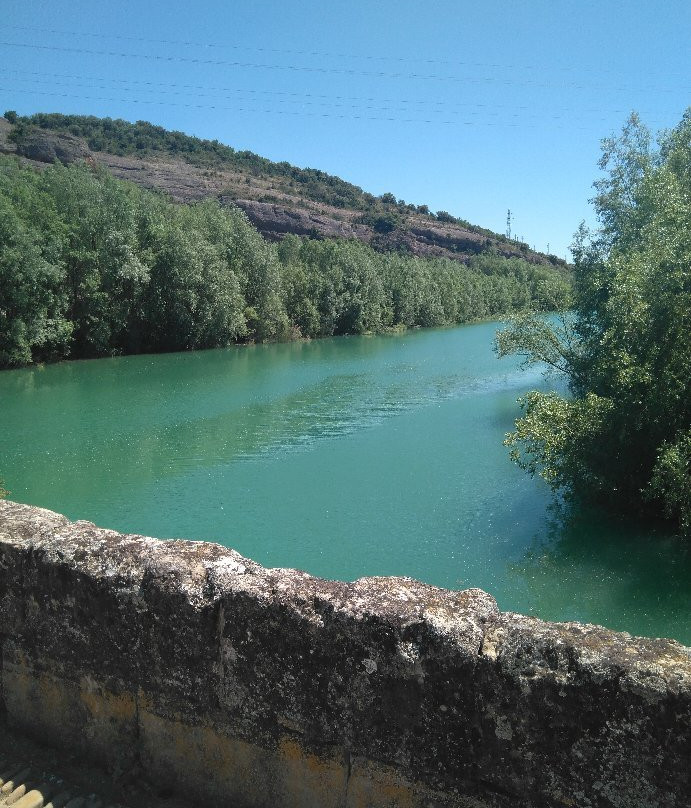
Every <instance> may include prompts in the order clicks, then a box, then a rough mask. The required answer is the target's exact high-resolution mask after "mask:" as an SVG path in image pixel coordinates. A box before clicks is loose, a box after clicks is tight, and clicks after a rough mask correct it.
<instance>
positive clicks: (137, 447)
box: [0, 323, 691, 644]
mask: <svg viewBox="0 0 691 808" xmlns="http://www.w3.org/2000/svg"><path fill="white" fill-rule="evenodd" d="M496 327H497V324H496V323H495V324H492V323H486V324H480V325H472V326H465V327H461V328H454V329H440V330H426V331H415V332H410V333H407V334H404V335H401V336H380V337H340V338H335V339H327V340H318V341H314V342H309V343H291V344H282V345H257V346H243V347H237V348H230V349H227V350H218V351H202V352H198V353H185V354H165V355H159V356H134V357H124V358H117V359H100V360H94V361H82V362H64V363H61V364H57V365H52V366H47V367H40V368H33V369H24V370H16V371H4V372H2V373H0V474H1V475H2V477H3V478H4V480H5V486H6V487H7V488H9V489H10V490H11V492H12V493H11V497H12V499H15V500H18V501H20V502H29V503H32V504H35V505H41V506H43V507H47V508H51V509H54V510H57V511H60V512H62V513H65V514H66V515H68V516H69V517H71V518H81V519H89V520H92V521H94V522H96V523H97V524H99V525H101V526H104V527H111V528H115V529H117V530H121V531H128V532H137V533H144V534H148V535H153V536H159V537H164V538H170V537H185V538H192V539H209V540H212V541H218V542H220V543H222V544H225V545H228V546H231V547H234V548H236V549H237V550H238V551H239V552H241V553H242V554H243V555H246V556H249V557H251V558H254V559H255V560H257V561H259V562H261V563H262V564H264V565H268V566H290V567H298V568H300V569H304V570H307V571H309V572H311V573H314V574H316V575H320V576H324V577H331V578H339V579H343V580H350V579H354V578H357V577H360V576H363V575H409V576H412V577H415V578H419V579H422V580H424V581H428V582H430V583H433V584H437V585H439V586H443V587H450V588H464V587H469V586H477V587H481V588H483V589H486V590H487V591H489V592H491V593H492V594H493V595H494V596H495V597H496V598H497V601H498V602H499V606H500V608H502V609H510V610H515V611H520V612H523V613H526V614H535V615H538V616H540V617H543V618H546V619H553V620H580V621H588V622H595V623H600V624H602V625H606V626H609V627H611V628H616V629H622V630H626V631H630V632H632V633H635V634H643V635H648V636H667V637H674V638H676V639H679V640H681V641H682V642H686V643H687V644H691V623H690V621H689V615H690V614H691V588H690V587H689V581H690V580H691V559H690V557H689V553H688V551H685V549H684V547H683V545H681V544H680V543H678V542H677V541H675V540H674V539H673V538H671V537H669V536H666V535H665V534H663V533H655V532H653V531H652V530H651V529H650V528H644V527H641V526H636V525H631V524H624V523H620V522H617V521H615V520H613V519H610V518H607V517H606V516H605V515H603V514H599V513H576V514H574V513H568V512H565V511H564V510H563V509H562V508H558V507H555V506H554V505H553V504H552V498H551V495H550V493H549V491H548V490H547V488H546V486H545V485H544V484H543V483H542V482H541V481H540V480H532V479H530V478H529V477H528V476H527V475H525V474H524V473H523V472H521V471H520V470H519V469H517V468H515V467H514V466H513V464H511V463H510V461H509V460H508V456H507V450H506V449H505V448H504V447H503V446H502V438H503V435H504V433H505V432H506V431H508V430H509V429H510V428H511V426H512V423H513V419H514V418H515V417H516V415H517V413H518V408H517V405H516V398H517V396H518V395H520V393H521V392H523V391H525V390H527V389H531V388H536V387H538V388H543V387H545V385H546V384H548V382H545V381H543V379H542V377H541V374H540V372H539V371H538V370H529V371H521V370H520V369H519V366H518V362H517V361H516V360H515V359H503V360H499V359H497V358H496V356H495V355H494V353H493V352H492V338H493V335H494V331H495V329H496Z"/></svg>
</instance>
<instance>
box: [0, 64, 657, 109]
mask: <svg viewBox="0 0 691 808" xmlns="http://www.w3.org/2000/svg"><path fill="white" fill-rule="evenodd" d="M0 73H6V74H9V75H17V74H19V75H28V76H39V77H41V78H46V76H45V73H44V72H42V71H29V70H7V69H4V68H1V67H0ZM50 78H51V79H52V78H65V79H76V80H78V81H84V80H86V81H89V82H93V81H99V82H110V83H117V84H131V85H141V86H144V87H172V88H175V89H185V90H194V91H195V95H197V91H198V90H204V91H206V90H211V91H216V92H228V93H239V94H249V95H270V96H289V97H291V98H296V99H299V98H309V99H313V98H319V99H325V100H335V101H339V102H340V101H365V102H378V103H382V104H416V105H420V106H422V105H430V106H438V107H443V108H444V110H445V111H447V112H448V111H449V110H450V108H451V107H464V108H465V107H470V108H477V109H511V110H530V109H531V107H530V106H528V105H527V104H518V105H516V104H496V103H491V104H488V103H477V102H461V101H448V102H447V101H435V100H432V99H429V98H427V99H411V98H377V97H373V96H357V95H328V94H324V93H297V92H292V91H287V90H258V89H253V88H238V87H212V86H207V85H200V84H179V83H172V82H156V81H144V80H141V79H119V78H109V77H106V76H85V75H84V74H79V75H75V74H70V73H51V75H50ZM18 80H19V81H30V80H29V79H18ZM54 83H55V84H60V82H54ZM66 86H68V85H66ZM75 86H76V85H75ZM79 86H83V87H85V86H91V85H79ZM103 89H107V88H103ZM151 92H166V91H164V90H152V91H151ZM166 94H167V93H166ZM180 94H181V95H183V94H184V93H180ZM550 110H551V111H561V112H573V111H574V107H554V106H552V105H550ZM581 112H583V113H589V114H606V115H628V114H629V113H630V112H631V110H630V109H607V110H604V109H592V108H588V109H583V110H581ZM637 112H638V113H639V114H640V115H646V116H650V115H654V114H660V113H652V112H650V111H648V112H646V111H643V110H637ZM453 114H455V113H453Z"/></svg>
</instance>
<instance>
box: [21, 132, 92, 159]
mask: <svg viewBox="0 0 691 808" xmlns="http://www.w3.org/2000/svg"><path fill="white" fill-rule="evenodd" d="M17 154H21V155H22V156H23V157H27V158H29V159H30V160H37V161H38V162H40V163H54V162H56V161H58V162H60V163H64V164H65V165H67V164H69V163H74V162H76V161H77V160H88V159H90V158H91V157H92V155H91V151H90V149H89V147H88V146H87V145H86V143H85V142H84V141H83V140H82V139H81V138H78V137H74V136H73V135H66V134H58V133H55V132H45V131H43V130H36V131H32V132H30V133H28V134H27V135H26V137H25V138H23V139H22V140H21V142H20V143H18V144H17Z"/></svg>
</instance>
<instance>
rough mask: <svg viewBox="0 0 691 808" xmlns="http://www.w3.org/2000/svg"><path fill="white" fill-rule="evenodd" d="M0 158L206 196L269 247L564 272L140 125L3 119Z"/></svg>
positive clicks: (525, 250)
mask: <svg viewBox="0 0 691 808" xmlns="http://www.w3.org/2000/svg"><path fill="white" fill-rule="evenodd" d="M12 117H13V119H14V116H12ZM0 152H3V153H16V154H19V155H21V156H22V158H23V159H24V160H26V161H27V162H29V163H31V164H33V165H34V166H38V167H40V166H41V165H42V164H43V165H45V164H46V163H52V162H54V161H55V160H56V159H59V160H60V161H61V162H63V163H70V162H74V161H75V160H78V159H81V160H86V161H88V162H90V163H92V164H94V165H96V164H97V165H101V166H103V167H105V168H106V169H107V170H108V171H109V172H110V173H111V174H112V175H113V176H115V177H117V178H119V179H127V180H130V181H132V182H135V183H136V184H138V185H140V186H142V187H144V188H148V189H154V190H160V191H164V192H166V193H167V194H169V195H170V196H171V197H172V198H173V199H174V200H176V201H178V202H193V201H199V200H202V199H209V198H211V199H217V200H218V201H220V202H221V204H228V203H234V204H235V205H237V206H238V207H240V208H242V210H244V211H245V213H246V214H247V216H248V218H249V219H250V221H251V222H252V224H253V225H254V226H255V227H256V228H257V229H258V230H259V232H260V233H261V234H262V235H263V236H264V237H265V238H266V239H267V240H269V241H278V240H280V239H281V238H283V236H284V235H285V234H286V233H293V234H295V235H299V236H310V237H313V238H345V239H356V240H358V241H360V242H363V243H365V244H369V245H370V246H372V247H373V248H374V249H376V250H377V251H379V252H388V251H390V250H396V251H403V252H407V253H409V254H411V255H417V256H424V257H443V258H450V259H453V260H457V261H463V262H467V261H468V260H469V259H470V258H471V257H472V256H475V255H478V254H482V253H487V252H491V253H493V254H496V255H500V256H503V257H505V258H522V259H524V260H526V261H528V262H530V263H533V264H552V265H555V266H564V262H563V261H562V260H561V259H559V258H557V257H556V256H547V255H544V254H542V253H538V252H534V251H533V250H531V249H529V247H528V245H527V244H523V243H520V242H515V241H511V240H509V239H507V238H506V237H505V236H502V235H499V234H496V233H493V232H491V231H489V230H485V229H483V228H481V227H476V226H474V225H471V224H470V223H469V222H466V221H464V220H459V219H456V218H454V217H453V216H450V215H449V214H448V213H446V212H444V211H440V212H439V213H437V214H434V213H431V212H429V211H428V209H427V207H426V206H425V205H419V206H416V205H413V204H408V203H405V202H403V200H398V201H397V200H396V198H395V197H394V196H393V194H390V193H389V194H383V195H382V196H380V197H375V196H373V195H372V194H369V193H367V192H365V191H363V190H362V189H361V188H359V187H358V186H356V185H352V184H351V183H348V182H345V181H344V180H342V179H340V178H338V177H334V176H332V175H329V174H326V173H324V172H322V171H318V170H315V169H309V168H308V169H302V168H297V167H295V166H292V165H290V164H289V163H285V162H281V163H275V162H272V161H270V160H267V159H266V158H263V157H260V156H258V155H256V154H253V153H252V152H248V151H236V150H234V149H232V148H231V147H229V146H225V145H223V144H221V143H219V142H218V141H215V140H214V141H208V140H201V139H199V138H195V137H191V136H189V135H185V134H183V133H181V132H170V131H167V130H165V129H163V128H162V127H158V126H153V125H152V124H149V123H146V122H141V121H140V122H137V123H135V124H132V123H129V122H126V121H122V120H112V119H110V118H95V117H87V116H75V115H61V114H44V113H40V114H37V115H33V116H31V117H27V118H22V117H18V118H17V119H16V121H15V122H14V123H10V121H8V120H7V119H5V118H0Z"/></svg>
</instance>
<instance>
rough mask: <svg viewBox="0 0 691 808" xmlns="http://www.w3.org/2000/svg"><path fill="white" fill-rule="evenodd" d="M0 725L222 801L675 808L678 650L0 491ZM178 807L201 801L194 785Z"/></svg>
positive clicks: (685, 720)
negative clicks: (133, 532)
mask: <svg viewBox="0 0 691 808" xmlns="http://www.w3.org/2000/svg"><path fill="white" fill-rule="evenodd" d="M0 635H1V636H0V639H1V640H2V645H1V648H2V691H1V693H0V697H1V701H2V704H3V705H4V710H5V712H6V720H7V722H8V723H9V724H10V725H12V726H15V727H19V728H23V729H24V730H25V731H27V732H31V733H33V734H34V735H36V736H38V737H40V738H41V739H43V740H44V741H47V742H51V743H53V744H56V745H59V746H74V747H75V748H78V749H81V750H82V752H83V754H84V755H85V756H88V757H89V758H91V759H96V760H100V761H101V762H102V763H103V764H105V765H107V766H109V767H111V768H112V769H116V770H117V771H120V772H122V771H128V770H129V769H128V767H135V768H137V770H140V769H143V770H144V771H145V772H146V773H147V774H148V776H149V777H150V778H152V779H153V780H154V781H156V782H159V783H165V784H166V786H167V787H169V788H171V789H173V790H174V791H175V792H177V793H183V794H186V795H187V796H188V798H190V799H194V800H199V801H201V800H203V799H207V800H209V801H210V802H209V804H214V805H221V804H227V805H233V806H236V808H260V806H261V807H262V808H263V807H264V806H266V808H269V806H271V808H281V807H282V806H291V808H293V807H294V808H298V806H299V808H308V807H309V806H314V807H315V808H317V806H319V808H332V807H333V808H355V807H356V806H362V807H363V808H364V806H377V807H378V806H382V807H383V806H391V807H392V808H393V806H398V807H399V808H404V806H405V807H406V808H412V807H413V806H416V807H418V808H422V806H426V807H427V808H429V807H430V806H432V808H434V807H435V806H436V808H442V807H446V808H452V806H453V807H454V808H508V806H511V808H514V807H515V806H523V807H524V808H530V807H531V806H534V807H535V808H538V806H540V807H544V806H579V808H580V807H581V806H582V808H605V807H606V808H613V807H615V808H634V806H636V807H638V806H646V807H647V808H654V807H655V806H661V807H664V808H682V806H688V805H689V795H690V794H691V790H690V781H689V771H688V760H689V754H690V753H691V656H690V654H691V652H690V651H689V649H687V648H684V647H683V646H681V645H679V644H678V643H676V642H673V641H671V640H648V639H640V638H632V637H630V636H629V635H626V634H620V633H615V632H612V631H608V630H607V629H604V628H599V627H596V626H585V625H579V624H575V623H564V624H556V623H546V622H543V621H540V620H537V619H535V618H528V617H522V616H520V615H515V614H509V613H502V612H500V611H499V609H498V608H497V605H496V603H495V601H494V599H493V598H492V597H491V596H490V595H488V594H486V593H484V592H482V591H480V590H477V589H470V590H466V591H461V592H454V591H447V590H442V589H437V588H435V587H432V586H428V585H425V584H422V583H419V582H417V581H413V580H411V579H407V578H365V579H362V580H359V581H356V582H355V583H341V582H336V581H324V580H320V579H317V578H314V577H311V576H309V575H307V574H305V573H302V572H298V571H295V570H280V569H278V570H277V569H273V570H272V569H264V568H262V567H260V566H259V565H258V564H256V563H254V562H252V561H250V560H248V559H245V558H243V557H242V556H240V555H239V554H237V553H236V552H234V551H233V550H229V549H226V548H224V547H221V546H220V545H217V544H209V543H204V542H189V541H165V542H164V541H159V540H156V539H150V538H144V537H141V536H125V535H121V534H119V533H115V532H114V531H110V530H103V529H99V528H97V527H94V526H93V525H92V524H90V523H87V522H76V523H71V522H69V521H68V520H67V519H66V518H64V517H62V516H60V515H58V514H55V513H52V512H50V511H45V510H42V509H38V508H33V507H30V506H26V505H18V504H15V503H11V502H4V503H0ZM195 804H201V802H199V803H197V802H195Z"/></svg>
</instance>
